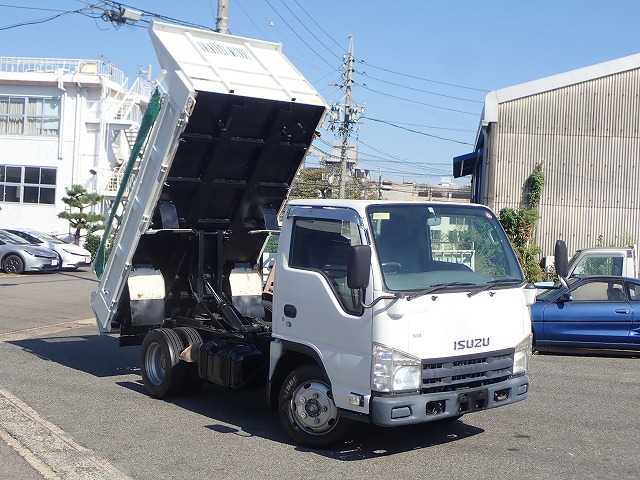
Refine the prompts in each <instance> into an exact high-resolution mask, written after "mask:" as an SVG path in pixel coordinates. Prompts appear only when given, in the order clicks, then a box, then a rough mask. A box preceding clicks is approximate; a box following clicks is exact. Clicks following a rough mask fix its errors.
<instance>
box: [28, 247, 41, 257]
mask: <svg viewBox="0 0 640 480" xmlns="http://www.w3.org/2000/svg"><path fill="white" fill-rule="evenodd" d="M24 251H25V253H28V254H29V255H32V256H34V257H43V256H44V255H42V254H41V253H40V252H37V251H35V250H31V249H30V248H25V249H24Z"/></svg>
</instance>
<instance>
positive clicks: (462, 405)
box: [458, 389, 489, 413]
mask: <svg viewBox="0 0 640 480" xmlns="http://www.w3.org/2000/svg"><path fill="white" fill-rule="evenodd" d="M488 398H489V391H488V390H486V389H485V390H476V391H475V392H468V393H459V394H458V413H466V412H477V411H478V410H484V409H486V408H487V400H488Z"/></svg>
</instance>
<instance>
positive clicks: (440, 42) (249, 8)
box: [0, 0, 640, 184]
mask: <svg viewBox="0 0 640 480" xmlns="http://www.w3.org/2000/svg"><path fill="white" fill-rule="evenodd" d="M128 1H130V2H131V3H120V4H116V3H115V2H111V1H104V0H98V1H93V2H91V1H85V0H0V57H37V58H65V59H98V60H102V61H104V62H108V63H112V64H113V65H115V66H116V67H117V68H119V69H121V70H122V71H124V73H125V75H126V76H128V77H129V79H130V82H132V81H133V79H135V78H136V77H137V76H138V75H140V74H141V72H142V71H144V70H148V66H149V65H150V66H151V77H152V79H155V78H157V76H158V74H159V73H160V67H159V65H158V63H157V60H156V56H155V53H154V50H153V47H152V45H151V41H150V39H149V34H148V31H147V26H148V22H149V21H150V20H151V19H153V18H156V19H159V20H160V21H167V22H171V23H180V22H184V23H187V24H189V25H191V26H202V27H206V28H211V29H215V27H216V16H217V5H218V2H217V0H188V1H176V0H173V1H169V0H128ZM228 3H229V11H228V17H229V20H228V27H229V30H230V33H231V34H233V35H240V36H243V37H251V38H257V39H261V40H268V41H273V42H279V43H281V44H282V51H283V53H284V54H285V56H287V58H289V60H290V61H291V62H292V63H293V64H294V65H295V66H296V67H297V68H298V70H300V71H301V72H302V73H303V75H305V77H306V78H307V79H308V80H309V81H310V82H311V83H312V84H313V85H314V86H315V88H316V89H317V90H318V91H319V92H320V94H321V95H322V96H323V97H324V98H325V100H326V101H327V102H328V103H329V104H343V103H344V99H345V92H344V89H340V88H339V86H338V85H339V84H340V83H341V82H342V79H341V77H342V74H343V58H344V55H345V54H346V53H347V52H348V50H349V41H350V37H351V38H352V39H353V46H354V59H355V63H354V72H353V81H354V84H353V87H352V90H351V99H352V100H351V101H352V104H353V103H355V104H357V105H358V106H361V107H363V113H362V116H361V117H360V119H359V122H358V125H357V127H358V128H357V131H356V132H354V135H353V137H352V139H351V141H352V142H355V143H356V144H357V148H358V165H359V166H360V167H361V168H365V169H369V170H370V171H371V173H372V176H374V177H377V176H378V175H382V176H383V177H384V178H389V179H393V180H396V181H406V182H418V183H439V182H441V181H448V180H452V173H451V172H452V159H453V157H454V156H456V155H462V154H465V153H468V152H471V151H473V149H474V144H475V140H476V134H477V131H478V124H479V121H480V116H481V113H482V108H483V105H484V99H485V97H486V95H487V93H488V92H490V91H493V90H498V89H501V88H505V87H510V86H513V85H517V84H520V83H524V82H529V81H533V80H537V79H540V78H544V77H547V76H550V75H556V74H559V73H563V72H567V71H570V70H574V69H577V68H582V67H586V66H589V65H593V64H597V63H600V62H605V61H609V60H613V59H617V58H620V57H624V56H627V55H632V54H635V53H639V52H640V26H639V25H638V20H639V19H640V1H637V0H601V1H598V0H538V1H536V2H531V1H528V2H527V1H519V0H485V1H482V2H481V1H474V0H447V1H444V0H440V1H434V0H405V1H395V2H394V1H384V2H383V1H381V0H367V1H365V0H346V1H345V0H322V1H318V0H228ZM117 5H123V6H126V7H129V8H132V9H135V10H138V11H141V12H143V16H142V17H141V20H142V21H141V22H138V23H137V24H136V25H128V24H126V25H121V26H117V25H113V24H112V23H111V22H108V21H106V20H104V19H101V18H100V16H101V14H102V13H103V12H104V11H105V10H111V9H114V8H116V6H117ZM143 75H144V73H143ZM335 142H339V139H338V138H337V136H336V134H334V133H333V132H332V131H330V130H327V131H325V132H323V135H322V137H321V138H320V139H319V141H316V142H314V145H315V146H316V147H318V148H320V149H321V150H323V151H325V152H331V145H332V144H333V143H335ZM313 161H314V160H313V158H310V162H311V163H312V162H313ZM468 181H469V178H468V177H467V178H463V179H458V180H456V182H457V183H461V184H465V183H468Z"/></svg>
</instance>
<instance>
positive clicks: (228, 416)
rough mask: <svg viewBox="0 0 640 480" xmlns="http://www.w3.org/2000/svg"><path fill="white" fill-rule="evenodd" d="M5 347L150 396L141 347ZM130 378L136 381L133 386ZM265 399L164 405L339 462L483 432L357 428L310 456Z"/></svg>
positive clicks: (21, 343) (76, 339) (211, 390)
mask: <svg viewBox="0 0 640 480" xmlns="http://www.w3.org/2000/svg"><path fill="white" fill-rule="evenodd" d="M7 343H10V344H13V345H15V346H18V347H20V348H22V349H23V350H24V351H26V352H29V353H31V354H33V355H35V356H37V357H39V358H41V359H43V360H47V361H53V362H56V363H58V364H60V365H64V366H66V367H68V368H72V369H75V370H77V371H82V372H85V373H87V374H90V375H94V376H96V377H114V383H115V384H116V385H118V386H120V387H122V388H127V389H129V390H132V391H135V392H137V393H139V394H140V395H145V396H146V395H148V394H147V392H146V390H145V388H144V386H143V384H142V379H141V378H140V368H139V362H140V347H127V348H119V347H118V340H117V338H115V337H112V336H98V335H79V336H52V337H42V338H30V339H24V340H12V341H8V342H7ZM131 375H135V376H136V377H137V378H138V379H135V380H133V381H132V380H131V378H130V376H131ZM118 377H120V379H118ZM123 377H129V378H123ZM265 397H266V395H265V390H264V388H263V389H257V390H249V391H246V390H241V391H238V390H229V389H226V388H224V387H220V386H217V385H213V384H205V385H204V386H203V388H202V390H201V391H199V392H197V393H195V394H191V395H188V396H177V397H174V398H170V399H167V400H165V401H166V402H168V403H171V404H173V405H176V406H178V407H180V408H183V409H185V410H188V411H190V412H194V413H196V414H199V415H201V416H203V417H205V419H208V420H209V421H208V422H207V420H205V422H204V423H205V424H204V425H203V428H204V429H205V430H207V431H208V432H209V434H211V435H213V436H219V435H237V436H242V437H253V436H256V437H260V438H265V439H268V440H272V441H275V442H279V443H282V444H289V445H292V447H294V448H296V449H297V450H299V451H307V452H314V453H316V454H318V455H322V456H325V457H327V458H331V459H334V460H341V461H357V460H366V459H369V458H378V457H382V456H386V455H393V454H396V453H401V452H407V451H412V450H417V449H423V448H429V447H433V446H436V445H442V444H446V443H449V442H455V441H458V440H463V439H465V438H469V437H472V436H475V435H478V434H480V433H483V432H484V430H483V429H481V428H477V427H475V426H473V425H471V424H467V423H465V422H464V421H463V420H458V421H454V422H451V423H447V424H445V423H442V424H441V423H430V424H422V425H412V426H406V427H399V428H383V427H376V426H373V425H369V424H365V423H359V422H354V425H353V429H352V431H351V433H350V435H349V437H348V439H347V440H346V441H344V442H342V443H340V444H338V445H337V446H336V447H334V448H332V449H327V450H312V449H307V448H304V447H296V446H295V445H294V444H293V442H292V440H291V439H290V438H289V437H288V435H287V434H286V433H285V431H284V429H283V427H282V426H281V425H280V419H279V416H278V413H277V412H274V411H270V410H269V409H268V408H267V406H266V400H265ZM158 401H163V400H158ZM463 418H466V417H463ZM194 433H195V432H194Z"/></svg>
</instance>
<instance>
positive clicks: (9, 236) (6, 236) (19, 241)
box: [0, 230, 31, 245]
mask: <svg viewBox="0 0 640 480" xmlns="http://www.w3.org/2000/svg"><path fill="white" fill-rule="evenodd" d="M0 240H2V241H3V242H6V243H12V244H14V245H31V243H29V242H27V241H26V240H24V239H23V238H20V237H19V236H17V235H14V234H13V233H9V232H6V231H4V230H0Z"/></svg>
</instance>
